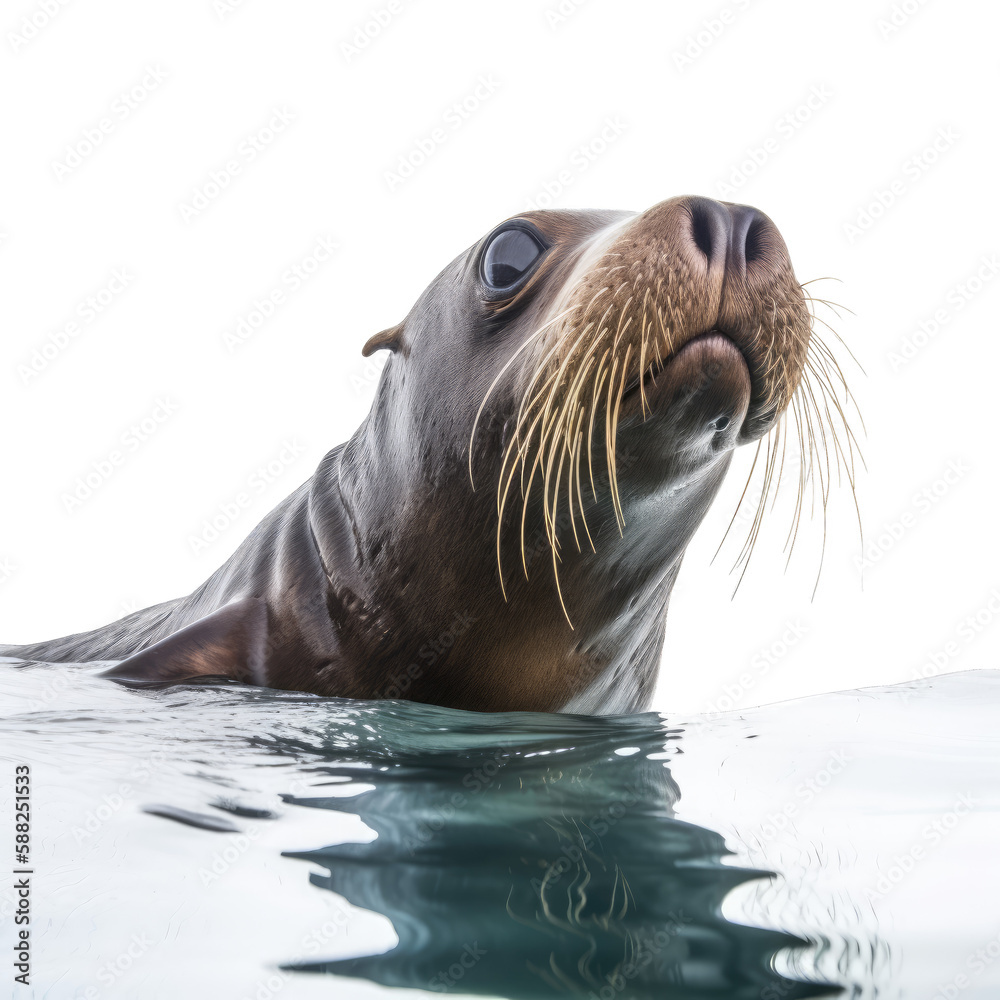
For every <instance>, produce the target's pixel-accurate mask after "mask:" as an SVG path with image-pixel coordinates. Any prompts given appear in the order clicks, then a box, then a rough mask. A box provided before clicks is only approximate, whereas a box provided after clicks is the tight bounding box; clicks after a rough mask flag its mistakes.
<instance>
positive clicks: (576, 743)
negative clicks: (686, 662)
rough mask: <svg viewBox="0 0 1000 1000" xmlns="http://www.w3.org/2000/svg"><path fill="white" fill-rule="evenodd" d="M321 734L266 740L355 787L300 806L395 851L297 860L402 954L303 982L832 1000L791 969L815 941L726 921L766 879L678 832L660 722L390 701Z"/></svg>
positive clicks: (344, 849) (323, 852)
mask: <svg viewBox="0 0 1000 1000" xmlns="http://www.w3.org/2000/svg"><path fill="white" fill-rule="evenodd" d="M316 735H317V740H316V741H315V742H313V741H311V740H309V741H307V740H305V739H303V740H299V739H298V738H297V737H291V738H290V737H283V738H280V739H278V740H272V739H268V740H266V741H261V743H262V744H264V743H265V742H266V745H267V746H268V747H269V748H270V749H274V750H278V751H280V752H282V753H291V754H293V755H295V756H297V757H299V758H300V759H301V758H311V759H312V760H313V761H314V762H315V761H316V755H317V753H318V754H319V756H320V761H321V763H320V765H319V767H318V768H317V770H319V771H321V772H325V773H326V774H328V775H329V776H330V778H331V785H333V786H339V787H337V791H338V792H339V794H332V795H331V796H330V797H327V798H293V797H289V798H288V801H289V802H291V803H294V804H296V805H301V806H311V807H314V808H321V809H332V810H337V811H342V812H349V813H355V814H358V815H360V817H361V818H362V819H363V820H364V822H365V823H366V824H367V825H368V826H369V827H371V828H372V829H373V830H374V831H375V833H376V834H377V837H376V839H375V840H374V841H373V842H371V843H368V844H355V843H348V844H338V845H335V846H332V847H326V848H323V849H320V850H313V851H307V852H299V853H294V854H291V855H290V856H292V857H298V858H303V859H305V860H308V861H311V862H314V863H315V864H317V865H319V866H321V867H322V868H325V869H327V871H328V872H329V874H328V875H318V874H316V875H313V876H312V880H313V882H314V883H315V884H316V885H318V886H321V887H324V888H327V889H330V890H332V891H334V892H337V893H339V894H341V895H342V896H344V897H345V898H346V899H347V900H348V901H349V902H351V903H353V904H354V905H356V906H359V907H363V908H365V909H369V910H374V911H377V912H379V913H382V914H385V915H386V916H387V917H388V918H389V919H390V920H391V921H392V924H393V926H394V927H395V930H396V933H397V935H398V938H399V942H398V945H397V946H396V947H395V948H394V949H392V950H391V951H389V952H387V953H386V954H383V955H374V956H366V957H359V958H353V959H348V960H340V961H330V962H322V963H308V964H296V965H294V966H290V967H291V968H295V969H297V970H300V971H312V972H329V973H336V974H338V975H344V976H354V977H362V978H366V979H370V980H373V981H375V982H378V983H382V984H384V985H387V986H407V987H414V988H420V989H426V990H433V991H445V992H448V991H451V992H455V993H463V994H486V995H497V994H499V995H501V996H507V997H512V998H530V997H538V998H543V997H573V996H580V997H588V998H590V997H596V998H601V1000H610V998H623V1000H624V998H628V997H657V998H664V997H669V998H677V1000H679V998H683V997H718V998H723V997H725V998H733V1000H736V998H743V997H746V998H750V997H753V998H757V1000H790V998H795V997H809V996H820V995H830V992H831V989H832V988H831V987H827V986H822V985H817V984H812V985H808V984H805V983H799V982H792V981H790V980H788V979H785V978H783V977H782V976H781V975H779V974H778V973H777V972H776V971H774V969H773V968H772V960H773V958H774V956H775V953H776V952H777V951H778V950H779V949H782V948H787V947H791V946H796V945H801V944H803V943H804V942H802V941H800V940H798V939H797V938H794V937H792V936H790V935H787V934H783V933H779V932H777V931H771V930H763V929H757V928H751V927H745V926H741V925H737V924H734V923H731V922H728V921H727V920H725V919H724V918H723V917H722V915H721V911H720V907H721V902H722V899H723V897H724V896H725V895H726V893H727V892H728V891H729V890H730V889H731V888H733V887H734V886H736V885H739V884H740V883H744V882H747V881H749V880H751V879H755V878H759V877H762V876H764V877H766V875H765V873H761V872H757V871H753V870H749V869H741V868H737V867H733V866H731V865H725V864H723V863H722V858H723V856H724V855H726V854H728V853H729V852H728V851H727V850H726V847H725V845H724V842H723V839H722V838H721V837H720V836H719V835H718V834H716V833H713V832H712V831H710V830H707V829H703V828H701V827H698V826H694V825H692V824H689V823H684V822H681V821H680V820H677V819H675V818H674V815H673V806H674V804H675V803H676V801H677V800H678V798H679V796H680V792H679V790H678V788H677V785H676V784H675V782H674V781H673V779H672V778H671V775H670V771H669V769H668V767H667V764H666V763H665V761H666V760H667V759H669V757H670V756H671V755H672V753H676V752H679V749H678V747H677V745H676V740H677V734H676V733H671V732H670V731H669V730H668V729H666V728H665V726H664V724H663V722H662V721H661V719H660V718H659V717H658V716H656V715H646V716H632V717H628V718H621V719H613V718H592V717H572V716H552V715H529V714H515V715H496V716H481V715H474V714H465V713H457V712H454V711H449V710H438V709H434V708H429V707H428V706H415V705H408V704H400V703H386V704H383V705H381V706H379V710H378V711H374V712H373V711H368V712H364V713H359V714H358V715H357V717H356V718H355V719H354V720H353V722H352V723H351V724H348V725H347V726H345V725H344V724H343V721H342V720H341V722H340V723H339V724H338V725H337V726H331V727H330V728H329V729H328V730H326V731H325V732H323V733H317V734H316ZM345 783H346V784H345ZM357 786H361V790H360V791H355V788H356V787H357ZM331 790H332V789H331ZM352 792H353V793H354V794H351V793H352ZM345 793H346V794H345Z"/></svg>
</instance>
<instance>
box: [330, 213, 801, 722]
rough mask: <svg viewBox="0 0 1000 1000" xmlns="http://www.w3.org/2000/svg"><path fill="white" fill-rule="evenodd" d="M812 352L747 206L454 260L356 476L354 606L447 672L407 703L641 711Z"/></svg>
mask: <svg viewBox="0 0 1000 1000" xmlns="http://www.w3.org/2000/svg"><path fill="white" fill-rule="evenodd" d="M812 336H813V334H812V330H811V315H810V311H809V308H808V304H807V297H806V295H805V294H804V292H803V289H802V287H801V286H800V285H799V283H798V281H797V280H796V278H795V275H794V272H793V270H792V266H791V262H790V260H789V255H788V251H787V248H786V246H785V243H784V241H783V239H782V237H781V235H780V234H779V232H778V230H777V228H776V227H775V225H774V223H772V222H771V220H770V219H769V218H768V217H767V216H765V215H764V214H762V213H761V212H759V211H757V210H756V209H753V208H749V207H747V206H743V205H735V204H726V203H720V202H715V201H711V200H709V199H706V198H699V197H680V198H672V199H670V200H668V201H664V202H661V203H660V204H658V205H655V206H653V207H652V208H650V209H648V210H647V211H645V212H641V213H638V214H636V213H628V212H607V211H531V212H526V213H524V214H522V215H518V216H516V217H514V218H511V219H508V220H507V221H506V222H503V223H501V224H500V225H498V226H497V227H496V228H494V229H493V230H492V231H491V232H489V233H488V234H486V235H485V236H484V237H483V238H482V239H481V240H480V241H479V242H478V243H476V244H475V245H474V246H472V247H470V248H469V249H468V250H466V251H465V252H464V253H463V254H461V255H460V256H459V257H457V258H456V259H455V260H454V261H452V263H451V264H450V265H448V267H446V268H445V269H444V270H443V271H442V272H441V273H440V274H439V275H438V276H437V278H436V279H435V280H434V281H433V282H432V283H431V284H430V286H429V287H428V288H427V289H426V290H425V291H424V293H423V294H422V295H421V296H420V297H419V299H418V300H417V302H416V304H415V305H414V306H413V308H412V310H411V311H410V313H409V315H408V316H407V317H406V319H405V320H404V321H403V322H402V323H401V324H399V325H398V326H397V327H394V328H392V329H391V330H388V331H385V332H383V333H382V334H379V335H377V336H376V337H373V338H372V339H371V340H370V341H369V342H368V343H367V344H366V346H365V350H364V353H365V354H366V355H367V354H369V353H371V352H372V351H373V350H376V349H380V348H387V349H389V350H390V351H391V352H392V354H391V356H390V357H389V359H388V361H387V363H386V365H385V368H384V371H383V374H382V376H381V381H380V384H379V387H378V390H377V393H376V398H375V401H374V404H373V407H372V410H371V413H370V415H369V416H368V418H367V419H366V421H365V422H364V424H363V425H362V426H361V428H360V429H359V430H358V432H357V433H356V434H355V436H354V437H353V438H352V439H351V440H350V441H349V442H348V444H347V445H346V446H345V448H344V450H343V453H342V455H341V458H340V468H339V481H340V488H341V490H342V493H343V496H344V501H345V504H346V505H347V507H348V509H349V512H350V520H351V526H352V532H353V537H354V544H355V545H356V547H357V551H356V559H357V563H358V564H359V565H361V566H364V567H365V572H363V573H362V574H361V578H360V579H358V581H357V585H356V589H359V590H360V591H361V592H362V594H361V595H358V594H355V595H354V596H355V597H358V598H359V599H360V601H361V603H362V604H364V605H365V606H366V608H367V610H368V611H369V614H370V616H371V618H372V619H374V620H377V621H378V623H379V626H378V627H377V628H376V629H375V632H376V633H377V634H378V635H380V636H381V637H382V640H381V641H382V642H383V643H384V642H387V641H388V640H387V638H386V637H387V636H389V635H392V636H395V637H396V641H397V642H398V641H404V640H401V639H400V637H401V636H405V637H406V639H405V642H409V643H410V644H411V646H412V649H413V654H414V656H415V657H419V656H420V650H421V648H422V647H424V646H426V647H427V648H428V649H429V650H430V653H429V654H427V656H425V659H427V660H431V659H433V662H431V663H429V664H427V668H426V670H422V671H421V674H420V678H419V683H413V684H410V685H408V686H407V689H406V691H405V696H406V697H410V698H415V699H416V700H426V701H436V702H438V703H441V704H454V705H466V706H469V705H472V706H473V707H483V708H491V707H497V706H499V705H503V706H504V707H508V708H509V707H524V708H539V709H553V708H560V707H567V706H568V707H572V708H579V709H582V710H587V711H612V710H625V709H635V708H638V707H642V705H643V703H644V702H645V700H646V699H647V698H648V695H649V692H650V690H651V686H652V683H653V679H654V678H655V673H656V665H657V661H658V657H659V653H660V648H661V644H662V638H663V620H664V615H665V609H666V602H667V598H668V596H669V592H670V588H671V587H672V584H673V580H674V578H675V575H676V573H677V569H678V567H679V564H680V559H681V557H682V555H683V553H684V549H685V547H686V545H687V544H688V542H689V541H690V539H691V537H692V535H693V533H694V531H695V529H696V528H697V526H698V524H699V523H700V522H701V520H702V518H703V516H704V514H705V512H706V511H707V509H708V507H709V505H710V504H711V502H712V500H713V498H714V497H715V495H716V493H717V491H718V489H719V487H720V485H721V483H722V480H723V477H724V475H725V472H726V470H727V469H728V467H729V464H730V460H731V457H732V454H733V451H734V449H735V448H736V447H737V446H739V445H742V444H746V443H749V442H754V441H759V440H760V439H761V438H762V437H763V436H764V435H766V434H767V433H768V432H769V431H770V430H772V429H773V428H774V427H775V424H776V422H777V421H778V420H779V419H780V417H781V415H782V414H783V413H784V412H785V410H786V409H787V408H788V407H789V404H790V402H791V401H792V400H793V399H795V398H796V390H797V388H798V387H799V386H800V384H801V383H802V381H803V375H804V373H805V371H806V369H807V367H808V365H809V363H810V353H809V352H810V344H811V343H812ZM463 621H464V622H465V623H466V625H465V626H464V627H462V626H459V625H454V624H453V623H454V622H463ZM442 636H444V637H447V640H448V641H447V644H445V643H444V642H443V641H439V639H440V637H442ZM445 645H447V648H446V649H445V648H444V646H445ZM369 654H370V655H371V656H372V657H373V659H375V660H377V659H378V658H379V654H378V651H377V650H375V649H370V650H369ZM399 655H400V652H399V650H397V651H396V652H395V653H394V654H393V656H394V657H395V658H396V659H398V658H399ZM403 655H404V658H405V653H404V654H403ZM484 677H485V678H487V679H486V680H484ZM473 694H474V695H475V696H474V697H470V695H473Z"/></svg>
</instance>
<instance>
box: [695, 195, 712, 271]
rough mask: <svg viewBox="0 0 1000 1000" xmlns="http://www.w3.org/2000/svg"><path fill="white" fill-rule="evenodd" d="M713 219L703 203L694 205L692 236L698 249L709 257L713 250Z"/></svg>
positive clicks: (710, 257)
mask: <svg viewBox="0 0 1000 1000" xmlns="http://www.w3.org/2000/svg"><path fill="white" fill-rule="evenodd" d="M713 228H714V226H713V219H712V217H711V215H710V214H709V213H708V212H707V211H705V208H704V207H703V206H702V205H697V204H696V205H694V206H692V209H691V236H692V237H693V239H694V242H695V245H696V246H697V247H698V249H699V250H700V251H701V252H702V253H703V254H704V255H705V256H706V257H707V258H708V259H709V260H711V259H712V250H713V243H714V241H713V236H714V234H713V232H712V230H713Z"/></svg>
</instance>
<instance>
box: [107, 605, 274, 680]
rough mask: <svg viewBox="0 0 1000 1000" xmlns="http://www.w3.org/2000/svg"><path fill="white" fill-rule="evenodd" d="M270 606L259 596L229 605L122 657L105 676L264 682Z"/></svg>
mask: <svg viewBox="0 0 1000 1000" xmlns="http://www.w3.org/2000/svg"><path fill="white" fill-rule="evenodd" d="M266 639H267V607H266V604H265V602H264V600H263V598H260V597H249V598H245V599H243V600H241V601H235V602H233V603H232V604H227V605H225V607H222V608H220V609H219V610H218V611H215V612H213V613H212V614H210V615H207V616H206V617H204V618H200V619H198V621H196V622H192V624H190V625H188V626H186V627H185V628H182V629H180V631H178V632H174V633H173V634H172V635H168V636H167V637H166V638H165V639H161V640H160V641H159V642H157V643H156V644H154V645H152V646H149V647H147V648H146V649H143V650H140V651H139V652H138V653H135V654H134V655H132V656H130V657H128V659H126V660H122V661H121V663H117V664H115V666H113V667H111V668H110V669H108V670H105V671H104V672H103V673H102V674H101V676H103V677H111V678H113V679H114V680H118V681H124V682H126V683H128V682H130V681H131V682H138V683H140V684H173V683H179V682H181V681H185V680H193V679H202V678H206V677H228V678H230V679H232V680H236V681H242V682H244V683H248V684H264V683H266V679H265V677H264V648H265V643H266Z"/></svg>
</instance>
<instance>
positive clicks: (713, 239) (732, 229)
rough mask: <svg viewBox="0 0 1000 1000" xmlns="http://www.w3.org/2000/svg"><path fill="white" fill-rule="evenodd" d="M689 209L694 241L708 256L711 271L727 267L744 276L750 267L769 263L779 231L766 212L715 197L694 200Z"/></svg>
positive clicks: (690, 202)
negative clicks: (728, 202)
mask: <svg viewBox="0 0 1000 1000" xmlns="http://www.w3.org/2000/svg"><path fill="white" fill-rule="evenodd" d="M687 210H688V215H689V217H690V226H691V238H692V240H693V241H694V243H695V245H696V246H697V247H698V249H699V250H700V251H701V252H702V253H703V254H704V255H705V258H706V259H707V261H708V266H709V270H714V269H715V267H722V266H724V267H725V268H726V270H727V271H730V272H734V273H736V274H738V275H740V276H743V275H745V274H746V271H747V265H748V264H754V263H757V262H758V261H762V260H763V261H766V258H767V256H768V247H769V246H770V245H772V244H773V242H774V240H773V235H772V231H773V233H774V234H776V233H777V230H775V228H774V224H773V223H772V222H771V220H770V219H769V218H768V217H767V216H766V215H764V213H763V212H758V211H757V209H756V208H751V207H750V206H749V205H731V204H723V203H722V202H718V201H713V200H712V199H711V198H690V199H689V200H688V203H687Z"/></svg>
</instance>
